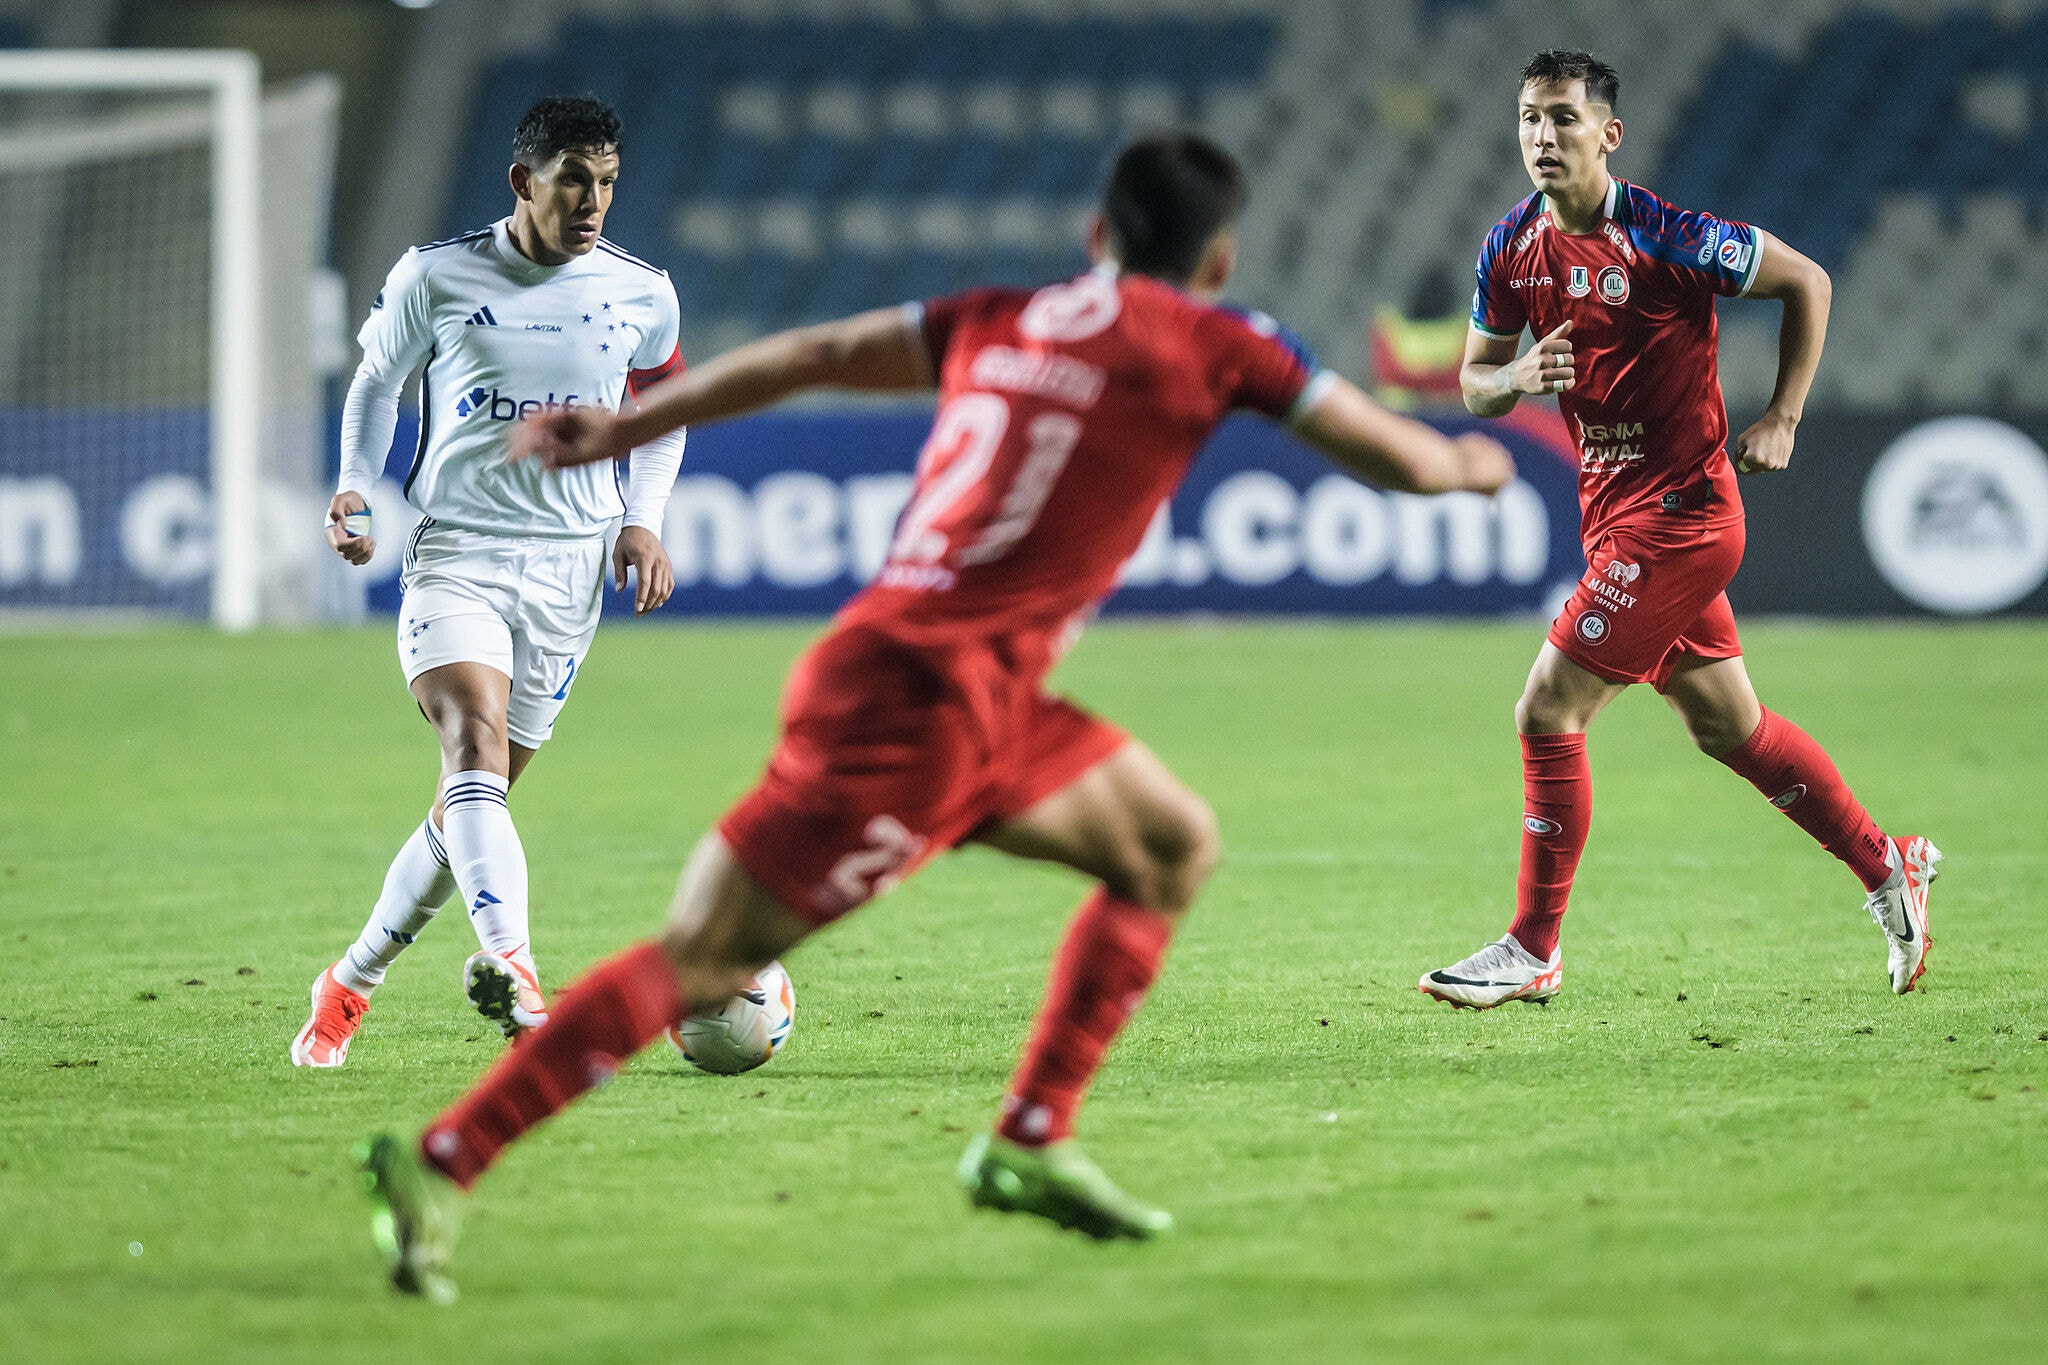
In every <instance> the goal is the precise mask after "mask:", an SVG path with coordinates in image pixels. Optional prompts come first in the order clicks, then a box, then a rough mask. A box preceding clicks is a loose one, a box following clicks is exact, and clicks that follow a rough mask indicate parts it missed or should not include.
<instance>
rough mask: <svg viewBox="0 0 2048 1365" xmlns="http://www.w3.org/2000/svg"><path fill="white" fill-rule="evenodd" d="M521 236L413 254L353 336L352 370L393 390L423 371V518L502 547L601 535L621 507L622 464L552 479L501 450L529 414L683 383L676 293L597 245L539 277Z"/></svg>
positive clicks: (418, 483)
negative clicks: (504, 539) (676, 377)
mask: <svg viewBox="0 0 2048 1365" xmlns="http://www.w3.org/2000/svg"><path fill="white" fill-rule="evenodd" d="M511 223H512V220H511V219H510V218H501V219H499V220H498V221H497V222H496V223H493V224H492V225H491V226H489V227H487V228H479V229H478V230H476V231H475V232H470V233H465V234H463V235H462V236H460V237H451V238H449V239H448V240H447V241H445V242H434V243H431V244H429V245H427V246H419V247H414V248H413V249H412V250H410V251H408V252H406V253H405V255H404V256H402V257H401V258H400V259H399V262H398V264H397V265H395V266H393V267H392V270H391V274H390V277H389V278H388V279H386V280H385V282H384V290H383V292H382V293H380V294H379V295H377V302H376V304H375V305H374V306H373V307H372V308H371V310H370V316H369V319H368V320H367V321H366V322H364V323H363V329H362V331H361V333H360V334H358V336H357V340H358V341H359V342H360V343H361V344H362V348H363V366H362V370H360V371H359V372H358V373H362V372H363V371H368V372H369V374H370V377H373V378H377V379H381V380H383V381H385V382H388V383H391V384H394V385H395V384H397V383H402V382H403V381H404V379H405V377H406V376H407V375H408V374H410V373H411V372H412V370H413V368H414V367H415V366H417V365H419V363H420V362H421V361H425V362H426V372H425V373H424V375H422V377H421V379H420V437H419V446H418V448H417V449H416V450H415V451H414V453H413V458H412V467H411V468H410V469H409V470H408V471H407V473H406V477H405V496H406V500H407V501H408V502H410V503H411V504H412V505H413V506H414V507H416V508H418V509H419V510H420V511H421V512H423V513H425V514H426V515H427V516H429V517H432V518H433V519H434V520H435V521H436V522H441V523H445V524H447V525H450V526H458V527H462V528H464V529H466V530H471V531H484V532H489V533H492V534H496V535H508V536H551V537H561V538H571V537H582V536H592V535H597V534H600V533H601V532H603V531H604V529H605V528H606V525H607V524H608V523H610V522H612V521H614V520H616V519H617V518H618V517H619V516H621V515H622V514H623V513H624V512H625V510H626V505H625V498H624V496H623V495H622V493H621V492H620V488H619V471H618V466H617V464H616V462H614V461H610V460H606V461H602V462H600V463H598V464H591V465H583V466H581V467H579V468H575V469H564V470H558V471H551V470H547V469H544V468H542V467H541V465H540V463H539V461H536V460H527V461H522V462H520V463H518V464H510V463H507V461H506V459H505V451H506V444H507V441H508V439H509V437H510V435H511V432H512V428H513V426H514V425H515V424H516V423H517V422H518V420H519V419H520V418H522V417H525V416H528V415H530V414H532V413H536V412H542V411H546V410H548V409H551V408H561V407H568V406H571V405H579V406H593V405H594V406H597V407H602V408H609V409H613V410H616V409H617V408H618V407H619V405H620V404H621V403H622V402H623V401H624V400H625V396H626V385H627V377H628V375H629V373H631V374H632V378H633V380H634V382H635V384H636V386H639V385H643V384H646V383H652V382H654V381H655V380H656V379H660V378H665V377H666V376H668V375H670V374H673V373H675V372H676V371H677V370H679V369H680V368H681V367H682V356H681V352H680V350H679V347H678V339H677V336H678V331H679V329H680V326H681V317H680V312H679V309H678V307H677V304H676V291H675V287H674V286H673V285H671V284H670V283H669V278H668V275H667V274H666V273H665V272H663V271H661V270H658V269H656V268H655V267H654V266H651V265H649V264H647V262H645V261H643V260H640V259H639V258H638V257H635V256H629V255H627V254H626V253H625V252H623V251H621V250H619V249H618V248H617V247H615V246H613V245H612V244H611V243H610V242H608V241H606V240H604V239H603V238H602V237H600V238H599V239H598V241H597V245H596V246H595V247H593V248H592V249H591V250H590V251H589V252H587V253H585V254H584V255H582V256H578V257H575V258H574V259H572V260H570V261H569V262H568V263H567V264H564V265H555V266H547V265H536V264H534V263H533V262H532V261H530V260H528V259H527V258H526V257H525V256H523V255H521V254H520V252H519V249H518V248H517V247H515V246H513V244H512V238H511V233H510V228H511Z"/></svg>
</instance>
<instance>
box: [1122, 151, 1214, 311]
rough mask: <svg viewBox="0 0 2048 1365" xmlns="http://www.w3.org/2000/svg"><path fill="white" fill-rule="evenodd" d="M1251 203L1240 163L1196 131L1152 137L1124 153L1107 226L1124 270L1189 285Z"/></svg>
mask: <svg viewBox="0 0 2048 1365" xmlns="http://www.w3.org/2000/svg"><path fill="white" fill-rule="evenodd" d="M1244 201H1245V183H1244V169H1243V168H1242V167H1240V166H1239V165H1238V164H1237V158H1236V157H1234V156H1232V155H1231V154H1230V153H1229V152H1226V151H1224V150H1223V149H1222V148H1221V147H1219V146H1217V145H1216V144H1215V143H1213V142H1211V141H1209V140H1208V139H1207V138H1204V137H1197V136H1196V135H1195V134H1193V133H1148V134H1146V135H1144V136H1142V137H1140V138H1137V139H1136V140H1135V141H1133V142H1131V143H1130V144H1129V145H1127V146H1126V147H1125V148H1124V149H1123V150H1122V151H1120V152H1118V153H1117V156H1116V161H1115V162H1114V163H1112V165H1111V166H1110V170H1109V183H1108V184H1107V185H1105V186H1104V187H1103V191H1102V221H1103V224H1104V225H1105V226H1106V227H1107V228H1108V229H1109V245H1110V250H1111V252H1112V253H1113V254H1114V255H1115V256H1116V259H1117V261H1118V263H1119V264H1121V265H1122V266H1123V268H1124V269H1126V270H1130V271H1134V272H1136V273H1137V274H1140V275H1151V276H1154V277H1156V278H1158V279H1162V280H1170V281H1172V282H1173V283H1176V284H1185V283H1186V282H1187V281H1188V280H1189V279H1191V278H1193V276H1194V273H1195V268H1196V267H1197V266H1199V265H1200V264H1201V263H1202V250H1203V248H1204V247H1206V246H1208V245H1209V241H1210V239H1211V238H1213V237H1214V236H1215V235H1216V234H1217V233H1218V232H1220V231H1222V230H1223V229H1224V228H1226V227H1229V226H1230V225H1231V224H1232V223H1234V222H1236V221H1237V215H1238V214H1239V213H1240V212H1242V211H1243V209H1244Z"/></svg>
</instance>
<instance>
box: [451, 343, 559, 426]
mask: <svg viewBox="0 0 2048 1365" xmlns="http://www.w3.org/2000/svg"><path fill="white" fill-rule="evenodd" d="M478 325H479V326H488V327H495V326H497V324H496V323H494V322H493V323H479V324H478ZM576 405H577V404H576V395H575V394H573V393H572V394H567V395H565V396H563V397H561V398H557V397H555V395H554V393H553V391H552V390H551V391H550V392H549V393H548V396H547V397H546V398H513V397H511V396H510V395H509V394H502V393H499V392H498V389H497V386H496V385H492V386H491V387H490V388H488V389H487V388H484V387H483V386H482V385H478V386H477V387H476V388H473V389H471V390H470V391H469V392H468V393H465V394H464V395H462V397H460V398H458V399H456V400H455V415H456V416H457V417H467V416H469V415H470V414H471V413H473V412H480V413H482V414H484V416H486V417H488V418H490V419H491V420H492V421H493V422H516V421H518V420H519V419H520V418H522V417H531V416H532V415H533V414H534V413H536V412H553V411H555V410H556V409H557V408H573V407H575V406H576Z"/></svg>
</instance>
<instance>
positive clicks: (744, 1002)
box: [668, 962, 796, 1076]
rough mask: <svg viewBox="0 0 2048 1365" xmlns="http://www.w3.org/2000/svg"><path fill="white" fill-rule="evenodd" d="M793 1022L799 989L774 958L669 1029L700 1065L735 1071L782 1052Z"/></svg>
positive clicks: (670, 1037) (729, 1072)
mask: <svg viewBox="0 0 2048 1365" xmlns="http://www.w3.org/2000/svg"><path fill="white" fill-rule="evenodd" d="M795 1023H796V990H795V989H794V988H793V987H792V986H791V985H790V984H789V973H788V972H786V971H784V970H783V969H782V964H781V963H780V962H771V963H769V964H768V965H767V966H765V967H763V968H762V969H761V970H760V971H759V972H758V973H757V974H756V975H755V977H754V979H753V981H752V982H751V983H749V984H748V986H747V988H746V989H745V990H743V991H741V992H740V993H739V994H738V995H735V996H734V997H733V998H732V999H730V1000H728V1001H726V1002H725V1004H724V1005H722V1006H721V1007H719V1008H718V1009H715V1010H712V1011H711V1012H709V1013H707V1014H693V1015H691V1016H690V1017H689V1018H687V1019H685V1020H683V1022H682V1023H680V1024H678V1025H676V1026H675V1027H674V1028H672V1029H670V1030H669V1031H668V1040H669V1041H670V1042H671V1043H674V1044H675V1048H676V1051H678V1052H680V1053H682V1054H683V1060H684V1061H686V1062H688V1063H689V1064H690V1065H691V1066H694V1067H696V1068H697V1069H699V1070H700V1071H709V1072H712V1073H714V1074H715V1075H719V1076H737V1075H739V1074H740V1073H741V1072H742V1071H752V1070H753V1069H754V1068H755V1067H757V1066H759V1065H761V1063H763V1062H765V1061H767V1060H768V1059H769V1058H770V1057H773V1056H774V1055H775V1054H776V1053H777V1052H779V1051H780V1050H781V1049H782V1045H783V1044H784V1043H786V1042H788V1041H789V1030H790V1029H791V1027H793V1026H794V1025H795Z"/></svg>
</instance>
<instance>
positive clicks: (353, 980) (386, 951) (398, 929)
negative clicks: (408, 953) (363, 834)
mask: <svg viewBox="0 0 2048 1365" xmlns="http://www.w3.org/2000/svg"><path fill="white" fill-rule="evenodd" d="M454 894H455V876H454V874H453V873H451V872H450V871H449V870H448V854H447V851H446V850H445V849H444V848H443V847H442V844H441V834H440V831H438V830H436V829H435V828H434V817H433V815H432V814H431V813H430V814H429V815H428V816H427V818H426V819H424V820H422V821H420V824H419V828H418V829H415V830H414V831H413V832H412V837H411V838H410V839H407V840H406V841H405V846H404V847H403V848H400V849H399V850H398V856H397V857H396V858H393V859H392V860H391V868H390V870H389V871H387V872H386V873H385V874H384V890H383V892H382V893H381V894H380V895H379V896H378V897H377V907H376V909H374V910H372V911H371V912H370V921H369V923H367V924H365V925H364V926H363V932H362V935H361V937H359V938H357V939H356V941H355V942H354V943H353V944H351V945H350V946H349V950H348V951H347V952H346V953H343V954H342V955H341V961H339V962H337V963H335V964H334V979H335V980H336V981H339V982H340V983H341V984H342V985H344V986H346V987H348V988H349V989H350V990H352V991H354V992H356V994H358V995H368V994H369V993H370V992H371V991H374V990H376V989H377V987H378V986H379V985H381V984H383V981H384V972H385V970H386V969H387V968H389V967H390V966H391V964H392V963H393V962H396V961H397V960H398V955H399V954H400V953H402V952H404V951H405V950H406V948H407V947H409V946H410V945H411V943H412V941H413V939H414V938H415V937H417V936H418V934H419V932H420V930H422V929H424V928H426V927H427V921H429V920H431V919H433V917H434V916H435V914H436V913H438V912H439V910H440V909H441V907H442V906H443V905H445V904H447V902H448V898H449V897H450V896H452V895H454Z"/></svg>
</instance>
